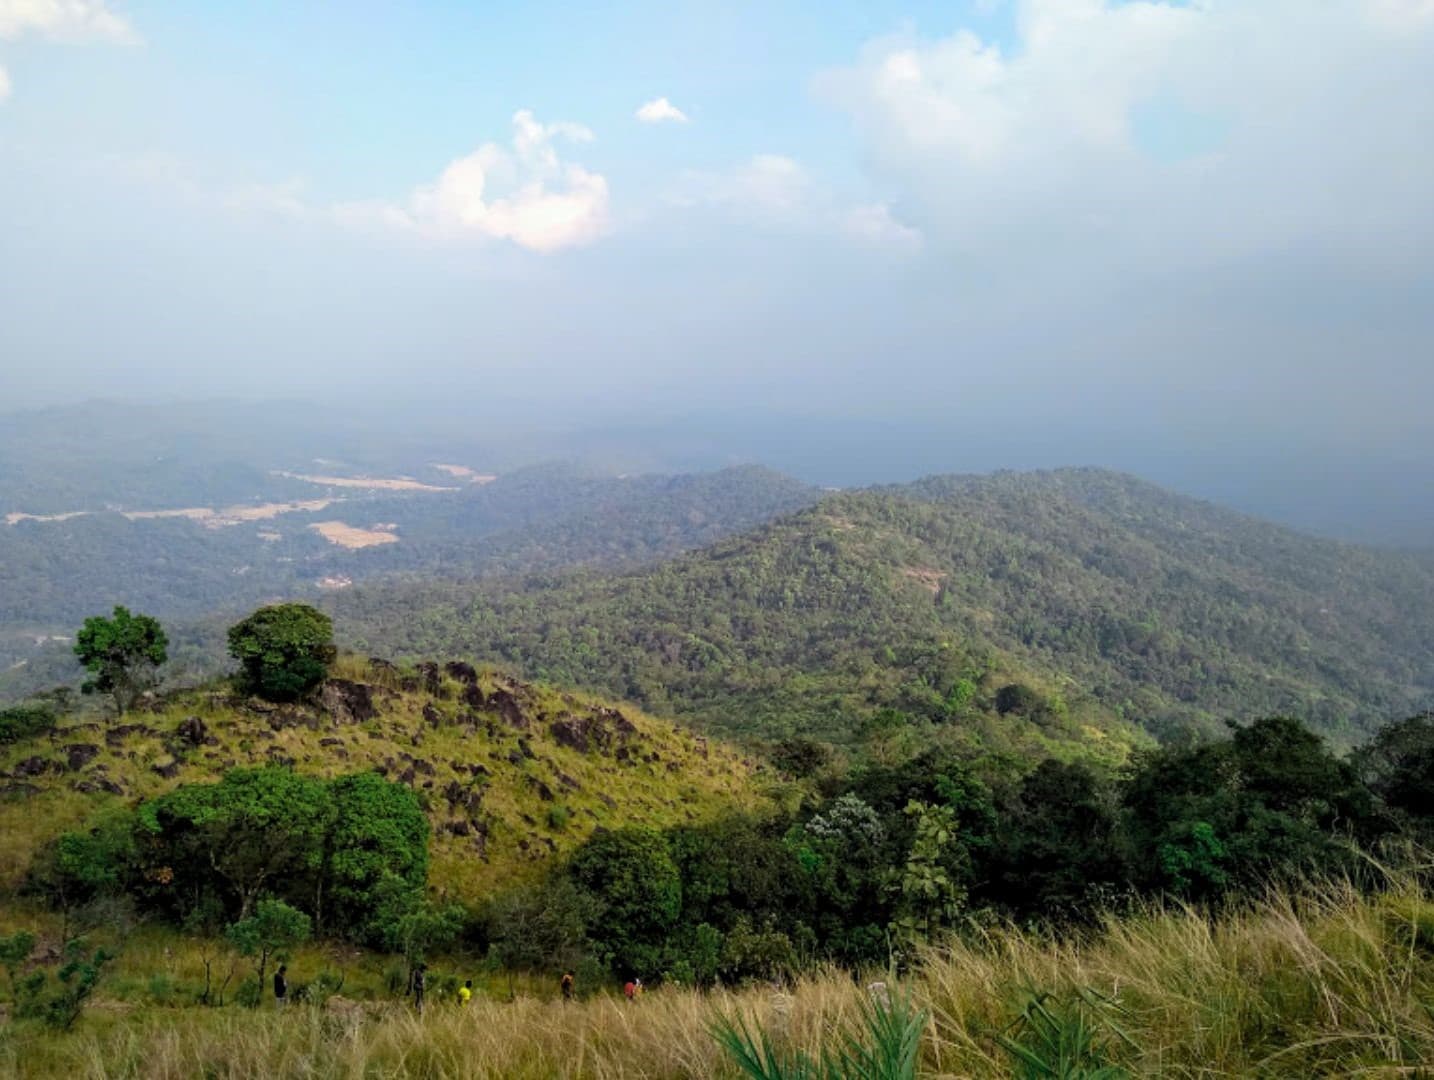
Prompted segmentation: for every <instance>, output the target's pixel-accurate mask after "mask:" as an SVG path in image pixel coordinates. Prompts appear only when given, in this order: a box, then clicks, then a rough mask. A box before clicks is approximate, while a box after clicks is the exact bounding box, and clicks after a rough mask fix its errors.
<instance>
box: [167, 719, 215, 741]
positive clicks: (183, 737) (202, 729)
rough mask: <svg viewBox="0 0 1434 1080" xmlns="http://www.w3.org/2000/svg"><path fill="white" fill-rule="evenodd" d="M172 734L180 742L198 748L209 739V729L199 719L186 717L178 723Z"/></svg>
mask: <svg viewBox="0 0 1434 1080" xmlns="http://www.w3.org/2000/svg"><path fill="white" fill-rule="evenodd" d="M174 734H175V735H176V736H177V737H178V738H179V740H180V741H181V742H184V743H187V744H188V745H189V746H194V747H198V746H203V745H204V741H205V740H206V739H207V738H209V728H208V726H207V725H206V724H205V723H204V721H203V720H202V719H200V718H199V717H197V716H188V717H185V718H184V719H183V720H181V721H180V722H179V727H177V728H175V731H174Z"/></svg>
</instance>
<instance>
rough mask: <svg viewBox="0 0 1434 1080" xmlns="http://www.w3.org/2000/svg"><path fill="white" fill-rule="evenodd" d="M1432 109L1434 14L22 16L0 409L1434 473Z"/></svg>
mask: <svg viewBox="0 0 1434 1080" xmlns="http://www.w3.org/2000/svg"><path fill="white" fill-rule="evenodd" d="M1431 118H1434V0H1317V2H1312V0H1191V2H1175V0H1169V2H1156V0H1125V2H1115V0H969V2H964V3H963V2H948V3H890V2H887V0H820V2H816V0H813V2H797V0H784V2H778V3H772V2H770V0H769V2H766V3H744V2H738V0H720V2H719V0H712V2H706V0H691V2H687V0H667V2H664V3H646V2H634V3H625V4H608V3H596V2H594V3H583V4H573V3H567V4H556V3H546V2H542V0H528V2H523V3H517V2H514V3H506V2H477V0H474V2H469V3H461V4H460V3H438V2H429V3H423V4H412V3H406V4H381V3H370V2H365V0H354V2H352V3H349V4H344V5H333V4H317V3H313V4H305V3H300V2H297V0H289V2H283V3H279V2H274V3H267V2H261V0H252V2H237V0H236V2H212V3H204V4H194V3H178V2H171V3H161V2H144V0H0V411H4V410H5V409H7V408H23V407H34V406H41V405H47V404H53V403H59V402H65V401H74V400H81V399H86V398H93V397H150V398H153V397H164V398H173V399H176V400H179V399H184V398H187V397H200V396H206V397H208V396H213V395H238V396H242V397H246V398H249V399H261V398H264V397H266V396H283V397H293V396H301V397H307V398H311V399H314V400H317V401H322V402H326V403H330V404H332V403H355V406H356V407H357V406H358V404H359V403H362V404H363V405H364V407H368V408H375V409H379V410H382V409H383V408H386V407H392V408H393V409H394V410H396V411H397V410H407V411H405V412H404V415H405V416H410V415H414V412H413V410H415V409H417V410H418V411H419V412H418V414H419V415H421V411H422V410H423V409H431V410H433V411H434V412H435V413H438V412H443V413H444V414H447V415H451V416H459V417H462V416H469V415H471V416H472V418H473V422H474V423H475V424H480V423H481V424H495V425H496V424H507V425H511V426H521V425H523V424H525V423H529V422H531V424H532V425H534V426H535V427H539V428H541V427H545V426H553V427H562V426H563V425H567V426H569V427H578V426H585V427H588V428H593V429H605V430H606V429H620V428H622V427H623V426H624V425H629V426H632V427H634V428H637V427H644V426H645V429H646V430H652V431H659V430H660V431H663V432H666V433H667V437H673V435H672V433H673V432H684V431H685V432H687V433H688V434H689V435H690V436H691V437H692V438H693V439H697V440H699V441H703V442H704V445H705V444H707V443H715V444H718V445H720V444H721V443H722V441H723V440H724V438H730V439H733V440H737V439H739V437H742V438H747V442H746V443H744V444H743V445H744V446H751V447H760V446H766V447H776V448H777V449H778V450H780V448H781V447H782V446H783V445H784V443H783V440H784V439H785V440H787V441H788V443H791V442H792V441H794V440H795V441H797V442H801V441H803V440H805V442H803V446H805V450H803V451H802V452H801V453H804V454H806V456H807V457H817V458H820V457H821V456H822V455H837V456H841V455H845V456H846V459H852V460H856V459H859V458H861V457H862V456H863V455H869V456H872V457H874V458H876V457H879V458H881V459H882V460H893V461H895V460H899V459H901V458H902V456H903V455H908V456H910V457H911V458H912V461H913V463H914V462H915V461H916V459H920V462H921V464H922V468H921V469H919V470H918V469H916V468H912V469H909V470H905V471H909V472H912V473H914V472H916V471H931V469H929V468H926V467H925V466H926V465H929V464H934V465H944V466H945V467H948V468H952V469H956V468H963V467H971V466H977V467H993V466H997V465H1002V464H1009V465H1012V466H1024V465H1029V464H1037V463H1045V464H1079V463H1101V464H1116V465H1120V466H1124V467H1131V468H1135V469H1137V471H1140V470H1139V466H1140V465H1141V463H1142V462H1144V461H1147V460H1148V461H1151V462H1161V461H1181V460H1188V461H1198V462H1201V463H1204V464H1205V465H1207V466H1209V467H1211V468H1216V467H1218V468H1224V469H1230V468H1238V467H1240V465H1241V463H1243V462H1247V461H1249V462H1253V461H1257V460H1258V461H1266V462H1267V461H1278V460H1288V459H1299V460H1302V461H1305V462H1309V461H1338V462H1342V463H1345V464H1348V463H1349V462H1366V461H1367V462H1372V463H1379V462H1390V463H1399V464H1402V465H1409V464H1410V463H1414V464H1417V463H1420V462H1427V461H1428V460H1429V459H1430V458H1431V456H1434V424H1431V422H1430V404H1429V403H1430V402H1431V401H1434V119H1431ZM754 431H758V432H760V433H761V435H760V437H749V436H750V435H751V433H752V432H754ZM742 433H746V435H743V434H742ZM798 456H800V454H799V455H798ZM810 471H820V470H819V469H815V467H813V470H809V472H810ZM893 471H896V472H900V471H902V470H901V469H899V468H896V467H895V466H893V468H892V469H889V470H887V472H888V473H890V472H893ZM1146 471H1150V470H1146ZM1155 471H1157V472H1158V469H1157V470H1155Z"/></svg>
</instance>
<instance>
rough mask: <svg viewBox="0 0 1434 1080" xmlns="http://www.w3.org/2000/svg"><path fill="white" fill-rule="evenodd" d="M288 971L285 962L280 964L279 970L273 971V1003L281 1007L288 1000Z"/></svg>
mask: <svg viewBox="0 0 1434 1080" xmlns="http://www.w3.org/2000/svg"><path fill="white" fill-rule="evenodd" d="M288 973H289V967H288V965H287V964H280V965H279V970H278V971H276V972H274V1004H275V1005H276V1006H277V1007H279V1008H281V1009H282V1008H283V1007H284V1006H285V1004H287V1003H288V1000H289V980H288V979H287V978H286V976H287V975H288Z"/></svg>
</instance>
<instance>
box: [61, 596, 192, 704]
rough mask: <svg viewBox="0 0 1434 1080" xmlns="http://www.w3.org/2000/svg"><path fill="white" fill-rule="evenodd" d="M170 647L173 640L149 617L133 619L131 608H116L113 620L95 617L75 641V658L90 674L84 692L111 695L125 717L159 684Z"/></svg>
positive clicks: (83, 628) (86, 623)
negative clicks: (162, 665) (161, 668)
mask: <svg viewBox="0 0 1434 1080" xmlns="http://www.w3.org/2000/svg"><path fill="white" fill-rule="evenodd" d="M168 647H169V638H168V637H167V636H165V633H164V630H163V628H162V627H161V626H160V625H159V622H158V621H157V620H156V619H154V618H152V617H151V616H149V615H131V614H130V613H129V609H128V608H126V607H116V608H115V610H114V616H113V617H112V618H109V619H106V618H105V617H104V616H102V615H94V616H91V617H90V618H88V619H86V620H85V625H84V626H83V627H81V628H80V632H79V634H78V635H77V636H76V638H75V655H76V656H77V657H79V660H80V663H81V664H83V665H84V666H85V669H86V670H87V671H89V673H90V677H89V678H88V679H87V680H85V684H84V686H83V687H81V689H82V690H84V692H85V693H87V694H89V693H95V692H98V693H102V694H109V695H110V696H111V697H113V698H114V702H115V711H116V712H118V713H119V714H120V715H121V716H123V715H124V713H125V710H126V709H129V708H131V707H132V706H133V705H134V703H135V701H136V700H138V698H139V696H140V695H141V694H143V693H145V692H146V691H148V690H151V689H153V688H154V687H155V686H157V685H158V684H159V676H158V671H159V667H160V665H161V664H163V663H164V662H165V661H166V660H167V659H169V654H168V652H167V650H168Z"/></svg>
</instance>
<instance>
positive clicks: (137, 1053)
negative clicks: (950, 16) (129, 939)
mask: <svg viewBox="0 0 1434 1080" xmlns="http://www.w3.org/2000/svg"><path fill="white" fill-rule="evenodd" d="M908 986H909V988H910V990H911V992H912V995H913V997H914V999H915V1002H916V1004H917V1005H918V1006H920V1007H922V1008H924V1009H926V1010H928V1012H929V1014H930V1020H929V1022H928V1025H927V1028H926V1031H925V1034H924V1038H923V1041H922V1058H921V1075H923V1076H933V1077H1008V1076H1011V1075H1013V1074H1015V1073H1014V1059H1013V1057H1012V1055H1011V1054H1010V1052H1009V1051H1008V1050H1007V1049H1004V1048H1003V1047H1002V1046H1001V1044H1000V1042H999V1041H998V1037H999V1036H1000V1035H1001V1033H1002V1032H1006V1033H1007V1034H1008V1036H1012V1033H1015V1035H1018V1034H1019V1029H1017V1028H1013V1027H1012V1026H1011V1025H1012V1023H1013V1021H1014V1020H1015V1019H1016V1018H1017V1017H1018V1016H1019V1015H1020V1014H1021V1012H1022V1010H1023V1009H1024V1008H1026V1006H1027V1005H1028V1004H1029V1002H1030V1000H1031V998H1032V997H1033V996H1034V995H1037V994H1042V995H1046V996H1045V997H1044V998H1043V1000H1045V1001H1047V1002H1048V1003H1049V1006H1050V1010H1051V1011H1052V1012H1053V1013H1054V1014H1055V1015H1056V1016H1057V1017H1059V1016H1061V1015H1062V1009H1065V1008H1067V1006H1070V1008H1071V1009H1073V1010H1074V1011H1076V1012H1078V1011H1080V1009H1082V1008H1083V1007H1084V1006H1082V1005H1081V1004H1080V1003H1081V1002H1086V1001H1097V1002H1107V1003H1109V1011H1108V1012H1107V1013H1105V1014H1103V1015H1095V1016H1093V1018H1092V1016H1087V1017H1086V1020H1087V1021H1090V1023H1091V1024H1092V1025H1093V1027H1092V1031H1093V1034H1092V1035H1091V1037H1090V1039H1089V1042H1090V1046H1089V1050H1090V1053H1089V1055H1088V1056H1087V1057H1086V1058H1082V1059H1081V1060H1084V1061H1087V1062H1088V1063H1090V1065H1091V1067H1092V1068H1093V1067H1094V1064H1095V1063H1097V1062H1100V1061H1103V1062H1105V1063H1106V1064H1107V1065H1114V1066H1117V1067H1119V1068H1121V1069H1123V1070H1126V1071H1127V1072H1128V1074H1129V1075H1132V1076H1151V1077H1175V1078H1180V1077H1294V1076H1305V1077H1308V1076H1390V1077H1393V1076H1420V1075H1434V1071H1431V1070H1434V903H1431V901H1430V899H1429V897H1428V895H1427V894H1426V893H1424V892H1423V891H1421V890H1420V889H1418V888H1416V887H1414V886H1413V885H1403V886H1401V887H1399V888H1397V889H1395V890H1393V891H1390V892H1386V893H1384V894H1382V895H1380V896H1375V897H1369V896H1364V895H1361V894H1360V893H1358V892H1357V891H1356V890H1354V889H1352V888H1348V887H1344V886H1339V885H1333V886H1325V887H1322V888H1319V889H1316V890H1310V891H1308V892H1305V893H1303V894H1300V895H1291V894H1288V893H1273V894H1271V895H1270V896H1269V897H1268V898H1267V899H1265V900H1264V901H1263V902H1260V903H1255V904H1251V905H1248V906H1246V907H1244V908H1242V909H1239V910H1232V911H1230V912H1228V913H1226V914H1224V915H1222V916H1220V917H1218V918H1213V919H1212V918H1210V917H1208V916H1206V915H1204V914H1202V913H1200V912H1197V911H1192V910H1189V909H1184V908H1180V907H1174V906H1171V907H1158V906H1155V907H1150V908H1148V909H1146V910H1143V911H1140V912H1137V913H1134V914H1130V915H1126V916H1123V917H1121V918H1118V919H1116V918H1112V919H1111V920H1109V921H1108V922H1106V923H1105V924H1104V925H1103V926H1102V927H1100V928H1098V929H1097V930H1095V931H1092V932H1091V933H1089V934H1087V935H1085V936H1084V937H1083V938H1082V939H1079V940H1062V941H1053V940H1049V939H1047V938H1045V937H1043V936H1041V935H1037V934H1032V933H1028V932H1023V931H1021V930H1018V929H1015V928H998V929H994V930H987V931H985V932H983V933H981V934H973V935H970V936H968V937H967V938H966V939H965V940H962V941H960V942H957V943H953V944H951V945H950V946H948V947H946V948H943V949H940V950H936V951H933V952H932V953H931V954H930V956H929V957H928V958H927V962H926V964H925V966H924V968H923V970H922V971H921V973H920V974H919V975H917V976H915V977H913V978H912V979H910V980H909V981H908ZM865 993H866V991H865V990H864V989H863V988H862V987H861V986H860V985H858V984H857V983H856V982H854V981H853V980H852V979H851V978H850V977H849V976H847V975H845V974H842V973H839V972H831V973H826V974H823V975H820V976H817V977H813V978H809V979H805V980H802V981H800V982H799V983H798V984H797V985H795V986H794V987H792V988H790V989H789V990H788V991H787V992H784V993H778V992H774V991H772V990H771V989H767V988H760V989H749V990H744V991H741V992H737V993H727V992H718V993H713V994H705V995H704V994H700V993H697V992H693V991H688V990H679V989H670V988H664V989H661V990H658V991H654V992H651V993H649V994H647V995H646V996H645V997H643V998H642V999H640V1000H638V1001H636V1002H632V1003H629V1002H625V1001H622V1000H620V999H617V998H615V997H610V996H605V995H604V996H597V997H594V998H592V999H590V1000H587V1001H583V1002H579V1003H575V1004H570V1005H566V1004H564V1003H562V1002H560V1001H547V1000H539V999H537V998H533V997H528V998H519V1000H517V1001H515V1002H511V1003H510V1002H507V1001H502V1000H485V999H482V998H480V999H475V1001H474V1002H473V1003H472V1004H471V1005H469V1006H467V1007H458V1006H456V1005H435V1006H433V1007H431V1008H430V1009H429V1010H428V1012H427V1013H426V1014H425V1015H424V1016H423V1017H422V1018H421V1019H420V1018H418V1017H416V1016H414V1015H413V1014H412V1012H411V1010H409V1009H407V1008H405V1007H404V1006H401V1005H394V1004H383V1003H377V1004H373V1005H368V1006H365V1009H366V1010H367V1011H366V1013H365V1014H364V1015H363V1016H358V1015H357V1014H356V1013H353V1012H351V1011H350V1012H345V1011H343V1010H337V1011H336V1010H323V1009H319V1008H304V1007H298V1006H294V1007H291V1009H290V1010H289V1011H287V1012H284V1013H278V1012H276V1011H274V1010H273V1009H272V1008H266V1009H261V1010H257V1011H247V1010H242V1009H237V1008H225V1009H201V1008H196V1007H185V1008H169V1009H165V1008H156V1007H138V1008H131V1007H128V1006H126V1005H125V1004H124V1003H123V1002H117V1001H101V1002H100V1003H99V1004H98V1005H97V1006H96V1007H95V1008H93V1009H92V1010H91V1011H90V1012H89V1013H88V1014H87V1015H86V1017H85V1018H84V1019H83V1020H82V1021H81V1022H80V1024H79V1026H78V1027H77V1028H76V1029H75V1030H74V1031H73V1032H71V1033H69V1034H66V1035H55V1034H50V1033H45V1032H41V1031H36V1030H26V1029H24V1028H17V1027H11V1028H10V1029H8V1030H7V1031H6V1033H5V1034H4V1035H3V1036H0V1069H8V1070H9V1071H11V1072H12V1073H14V1074H16V1075H25V1076H35V1077H47V1076H65V1077H68V1078H72V1080H81V1078H96V1080H98V1078H100V1077H146V1078H148V1077H156V1078H175V1080H179V1078H184V1080H188V1078H190V1077H197V1076H204V1077H251V1076H264V1077H323V1078H358V1077H376V1076H378V1077H388V1076H393V1077H402V1076H415V1077H434V1078H438V1077H505V1078H508V1077H511V1078H518V1080H521V1078H525V1077H533V1078H537V1077H587V1078H595V1080H598V1078H616V1077H651V1078H657V1077H662V1078H668V1077H672V1078H676V1077H703V1076H718V1077H721V1076H736V1075H737V1073H736V1072H735V1070H734V1068H733V1067H732V1065H731V1063H730V1062H728V1061H727V1060H725V1059H724V1057H723V1056H722V1053H721V1051H720V1050H719V1048H718V1046H717V1044H716V1042H715V1041H714V1040H713V1038H712V1037H711V1035H710V1033H709V1028H710V1025H711V1024H712V1022H713V1021H714V1019H716V1018H717V1017H718V1016H721V1015H727V1016H731V1017H734V1018H744V1019H745V1020H746V1021H747V1022H748V1023H749V1024H761V1025H763V1026H764V1027H765V1028H766V1029H767V1030H768V1031H769V1032H770V1033H771V1034H772V1035H773V1037H774V1040H775V1041H776V1042H777V1043H778V1045H786V1046H801V1047H805V1048H807V1049H808V1050H811V1051H816V1050H819V1048H820V1047H821V1046H822V1045H824V1044H826V1043H829V1042H830V1040H831V1039H832V1038H833V1037H834V1034H835V1033H836V1032H837V1031H840V1030H842V1029H844V1028H847V1027H849V1026H852V1025H855V1024H858V1023H859V1017H860V1007H859V1006H860V1003H861V999H862V995H864V994H865ZM1072 1003H1074V1004H1073V1005H1072ZM1068 1015H1074V1013H1073V1012H1071V1013H1068ZM1102 1025H1105V1026H1102ZM1117 1026H1118V1027H1119V1029H1120V1033H1121V1035H1120V1037H1117V1036H1116V1034H1115V1032H1114V1029H1115V1027H1117ZM1012 1037H1015V1036H1012ZM1077 1064H1079V1062H1077ZM1421 1070H1423V1071H1421ZM1063 1075H1067V1076H1072V1077H1075V1076H1081V1075H1091V1074H1090V1073H1086V1074H1082V1073H1081V1072H1080V1071H1078V1069H1077V1070H1076V1071H1070V1072H1067V1073H1065V1074H1063Z"/></svg>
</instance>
